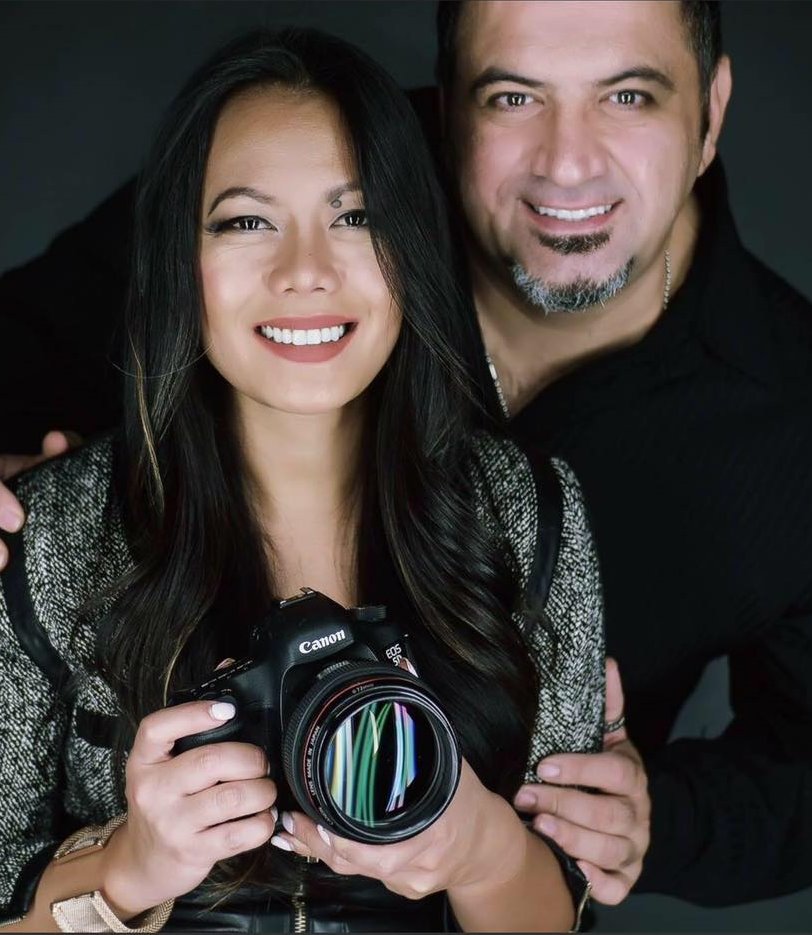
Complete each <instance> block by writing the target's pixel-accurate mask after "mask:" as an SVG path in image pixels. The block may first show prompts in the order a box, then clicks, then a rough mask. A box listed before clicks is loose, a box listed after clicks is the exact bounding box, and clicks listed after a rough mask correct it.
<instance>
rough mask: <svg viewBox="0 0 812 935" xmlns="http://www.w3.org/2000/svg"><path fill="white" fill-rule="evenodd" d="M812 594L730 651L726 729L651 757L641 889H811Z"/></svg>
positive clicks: (732, 894) (707, 893) (682, 892)
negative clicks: (648, 833) (800, 607)
mask: <svg viewBox="0 0 812 935" xmlns="http://www.w3.org/2000/svg"><path fill="white" fill-rule="evenodd" d="M810 608H812V601H810V602H809V603H806V604H805V608H804V612H799V613H798V614H797V615H795V616H792V617H788V618H787V619H785V620H783V621H781V622H780V623H778V624H776V625H775V626H774V627H773V628H772V629H771V630H770V632H769V633H768V634H766V635H765V636H764V637H763V638H762V639H760V640H759V641H758V642H755V643H753V644H752V645H750V646H748V647H747V648H746V649H742V650H740V651H739V652H737V653H735V654H732V655H731V657H730V694H731V705H732V707H733V711H734V715H735V716H734V719H733V721H732V722H731V724H730V726H729V727H728V728H727V730H726V731H725V732H724V734H723V735H722V736H721V737H718V738H714V739H708V740H702V739H696V740H695V739H685V740H677V741H674V742H673V743H670V744H668V745H667V746H666V747H664V748H663V749H662V750H661V751H660V752H658V753H657V754H655V755H653V756H650V757H648V758H647V760H646V768H647V771H648V775H649V788H650V791H651V798H652V845H651V850H650V852H649V856H648V858H647V859H646V862H645V864H644V867H643V873H642V876H641V877H640V881H639V883H638V886H637V890H638V891H640V892H659V893H667V894H669V895H672V896H678V897H680V898H682V899H686V900H689V901H690V902H694V903H698V904H700V905H704V906H725V905H730V904H733V903H741V902H749V901H752V900H755V899H766V898H769V897H774V896H780V895H783V894H786V893H790V892H793V891H796V890H799V889H802V888H804V887H807V886H810V885H812V844H811V843H810V842H812V676H811V675H810V673H812V609H810Z"/></svg>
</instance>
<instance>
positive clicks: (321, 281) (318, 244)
mask: <svg viewBox="0 0 812 935" xmlns="http://www.w3.org/2000/svg"><path fill="white" fill-rule="evenodd" d="M266 279H267V283H268V287H269V288H270V289H271V290H272V291H273V292H275V293H277V294H278V295H285V294H297V293H298V294H307V293H312V292H328V293H329V292H333V291H335V289H336V288H337V287H338V284H339V276H338V272H337V269H336V265H335V258H334V256H333V251H332V249H331V245H330V242H329V237H328V235H327V234H326V233H325V232H323V231H309V232H307V231H303V230H297V229H291V230H289V231H288V232H287V234H286V235H285V238H284V240H283V242H282V244H281V246H280V248H279V249H278V250H277V251H275V253H274V256H273V261H272V264H271V267H270V270H269V272H268V274H267V277H266Z"/></svg>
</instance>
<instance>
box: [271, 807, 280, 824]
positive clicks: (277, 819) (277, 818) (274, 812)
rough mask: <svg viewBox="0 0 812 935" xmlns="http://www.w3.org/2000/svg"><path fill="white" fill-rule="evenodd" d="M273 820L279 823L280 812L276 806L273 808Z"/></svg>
mask: <svg viewBox="0 0 812 935" xmlns="http://www.w3.org/2000/svg"><path fill="white" fill-rule="evenodd" d="M271 818H273V820H274V822H277V821H279V812H278V811H277V810H276V806H275V805H272V806H271Z"/></svg>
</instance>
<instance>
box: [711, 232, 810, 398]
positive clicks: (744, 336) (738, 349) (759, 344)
mask: <svg viewBox="0 0 812 935" xmlns="http://www.w3.org/2000/svg"><path fill="white" fill-rule="evenodd" d="M742 257H743V264H742V265H741V266H740V267H739V270H740V272H741V274H742V276H743V280H744V282H743V283H738V284H736V286H733V287H732V288H733V290H734V295H735V296H738V300H737V301H735V302H731V301H730V298H729V296H726V295H711V296H709V298H710V299H711V302H712V303H713V304H714V305H716V310H715V311H714V312H713V314H712V318H711V321H712V324H711V328H712V329H713V330H712V333H713V343H714V344H715V345H716V346H717V348H719V349H720V350H721V352H722V356H723V357H728V358H729V359H731V360H734V361H735V362H736V363H738V364H740V365H741V366H742V367H743V369H744V370H746V371H747V372H748V373H749V374H750V375H752V376H754V377H756V378H757V379H759V380H760V381H762V382H763V383H764V384H765V385H766V386H769V387H770V388H772V389H773V390H774V391H776V392H778V393H780V394H781V395H786V396H787V398H789V399H791V398H797V399H807V398H808V397H809V395H810V394H812V302H810V300H809V299H808V298H806V296H804V295H803V294H802V293H801V292H800V291H799V290H798V289H796V288H794V287H793V286H791V285H790V284H789V283H788V282H787V281H786V280H785V279H783V278H782V277H781V276H780V275H779V274H778V273H777V272H776V271H775V270H773V269H771V268H770V267H769V266H767V265H766V263H764V262H763V261H762V260H760V259H759V258H758V257H756V256H754V255H753V254H752V253H750V252H749V251H747V250H744V249H742ZM716 291H718V289H717V290H716Z"/></svg>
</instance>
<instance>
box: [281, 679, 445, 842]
mask: <svg viewBox="0 0 812 935" xmlns="http://www.w3.org/2000/svg"><path fill="white" fill-rule="evenodd" d="M283 767H284V770H285V774H286V778H287V780H288V782H289V784H290V787H291V791H292V792H293V793H294V795H295V796H296V798H297V800H298V801H299V802H300V804H301V805H302V807H303V810H304V811H306V812H307V813H308V814H310V816H311V817H312V818H314V819H315V820H317V821H320V822H322V823H327V824H328V825H329V826H331V827H332V828H333V830H334V831H335V832H336V833H337V834H339V835H341V836H343V837H347V838H351V839H354V840H356V841H365V842H368V843H376V844H381V843H391V842H394V841H402V840H404V839H406V838H409V837H412V836H413V835H415V834H418V833H419V832H421V831H423V830H424V829H425V828H427V827H428V826H429V825H430V824H431V823H432V822H433V821H435V820H436V819H437V818H439V816H440V815H441V814H442V813H443V811H444V810H445V809H446V807H447V806H448V803H449V802H450V801H451V799H452V797H453V795H454V792H455V791H456V788H457V783H458V782H459V774H460V753H459V746H458V743H457V739H456V736H455V734H454V730H453V728H452V726H451V724H450V722H449V721H448V718H447V717H446V716H445V714H444V713H443V711H442V710H441V708H440V706H439V704H438V703H437V700H436V698H435V697H434V695H433V693H432V692H431V691H430V690H429V689H428V688H427V687H426V686H425V684H424V683H422V682H421V681H420V679H418V678H416V677H415V676H413V675H411V674H410V673H408V672H405V671H403V670H401V669H396V668H395V667H394V666H386V665H381V664H380V663H359V662H347V663H343V664H340V665H339V666H336V667H333V668H331V669H330V670H328V671H326V672H324V673H321V675H320V676H319V678H318V679H317V681H316V683H315V684H314V685H313V687H312V688H311V690H310V691H309V692H308V693H307V695H306V696H305V697H304V698H303V699H302V701H301V703H300V704H299V706H298V707H297V709H296V711H295V712H294V714H293V716H292V717H291V719H290V722H289V724H288V729H287V731H286V734H285V742H284V745H283Z"/></svg>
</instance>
